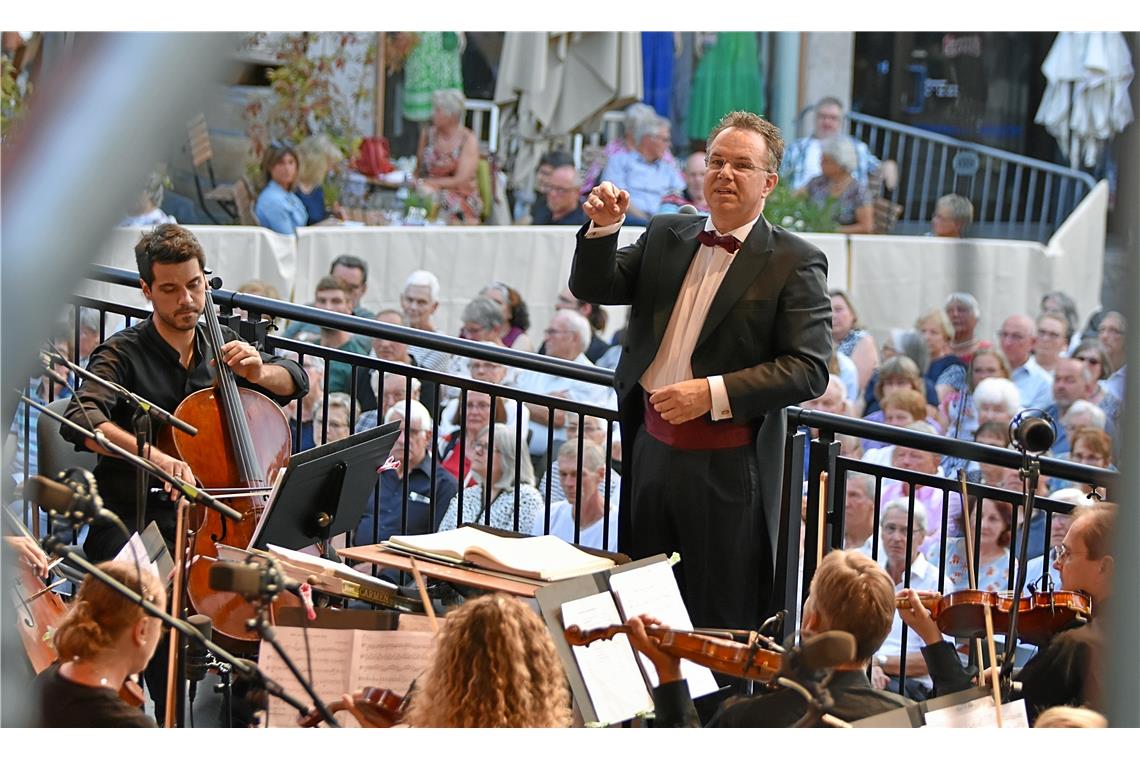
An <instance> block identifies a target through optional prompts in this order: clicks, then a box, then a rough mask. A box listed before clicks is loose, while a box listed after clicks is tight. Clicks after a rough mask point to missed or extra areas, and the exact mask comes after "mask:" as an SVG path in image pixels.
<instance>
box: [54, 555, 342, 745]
mask: <svg viewBox="0 0 1140 760" xmlns="http://www.w3.org/2000/svg"><path fill="white" fill-rule="evenodd" d="M43 547H44V551H46V552H47V553H49V554H53V555H55V556H57V557H63V558H64V559H65V560H66V561H68V562H70V563H73V564H74V565H75V566H77V567H79V568H81V569H83V570H84V571H86V572H87V573H89V574H90V575H92V576H94V577H95V578H97V579H98V580H99V581H101V582H102V583H105V584H107V586H108V587H110V588H111V589H113V590H114V591H115V592H117V593H118V594H120V595H121V596H123V597H124V598H126V599H129V600H130V601H131V602H132V603H133V604H137V605H138V606H140V607H142V608H143V609H144V610H145V611H146V613H147V614H148V615H150V616H151V617H156V618H158V619H159V620H161V621H162V622H164V623H165V624H166V625H167V627H169V628H171V629H172V630H175V631H178V632H179V633H180V634H182V635H183V636H187V637H189V638H191V639H194V640H195V641H197V642H198V643H200V644H201V645H202V646H203V647H205V648H206V649H207V650H209V651H210V652H211V653H213V655H214V656H215V657H216V658H217V659H219V660H221V661H222V662H225V663H227V664H228V665H229V666H230V669H231V670H232V671H234V672H236V673H238V674H239V675H242V676H245V677H247V678H251V679H253V681H254V682H255V683H257V685H258V686H260V687H262V688H264V689H265V691H266V692H268V693H269V694H271V695H272V696H274V697H277V698H278V699H280V700H282V701H283V702H285V703H287V704H288V705H290V706H291V707H294V708H296V710H297V712H298V713H299V714H301V715H306V714H307V710H306V705H303V704H302V703H301V702H300V701H298V700H296V699H294V698H293V697H291V696H289V695H288V694H287V693H285V690H284V689H282V688H281V685H280V684H278V683H277V682H276V681H274V680H273V679H271V678H268V677H267V676H266V675H265V674H264V673H263V672H261V669H260V668H258V667H257V666H256V665H254V664H253V663H252V662H250V661H249V660H241V659H238V658H237V657H234V656H233V655H232V654H230V653H229V652H227V651H226V650H225V649H222V648H221V647H220V646H218V645H217V644H215V643H214V642H213V641H210V640H209V639H207V638H205V637H204V636H202V633H201V632H200V631H199V630H198V629H197V628H195V627H194V626H192V625H190V624H189V623H187V622H186V621H184V620H181V619H179V618H176V617H173V616H171V615H170V614H168V613H167V612H166V611H165V610H163V609H161V608H159V607H157V606H155V604H154V603H153V602H150V601H148V600H147V599H145V598H144V597H143V596H142V595H141V594H139V593H138V592H136V591H135V590H134V589H131V588H129V587H127V586H124V585H123V584H122V583H120V582H119V581H117V580H115V579H114V578H112V577H111V576H109V575H107V574H106V573H105V572H103V571H102V570H100V569H99V568H98V567H96V566H95V565H94V564H92V563H91V562H90V561H89V560H88V559H87V558H86V557H84V556H83V555H82V554H79V553H78V552H76V551H74V550H73V549H71V548H70V547H68V546H67V543H66V542H65V541H63V540H62V539H60V538H59V537H58V536H56V535H55V534H50V535H48V537H47V538H45V539H44V541H43ZM298 680H299V681H300V682H301V684H302V685H305V686H306V687H308V686H307V684H305V681H304V680H303V679H300V678H298ZM316 704H317V708H318V709H320V708H321V706H322V704H321V702H320V701H319V700H318V701H317V702H316ZM325 712H327V708H325ZM326 719H327V720H328V721H329V725H330V726H338V724H337V722H336V721H335V720H332V718H331V715H330V716H329V717H328V718H326Z"/></svg>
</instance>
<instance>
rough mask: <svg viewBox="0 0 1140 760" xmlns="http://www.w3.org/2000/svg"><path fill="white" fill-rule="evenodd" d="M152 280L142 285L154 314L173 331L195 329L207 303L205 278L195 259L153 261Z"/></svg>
mask: <svg viewBox="0 0 1140 760" xmlns="http://www.w3.org/2000/svg"><path fill="white" fill-rule="evenodd" d="M151 271H152V272H153V273H154V282H152V283H151V284H150V286H147V284H146V283H145V282H144V283H143V285H142V290H143V295H145V296H146V297H147V300H149V301H150V302H151V304H152V305H153V306H154V316H155V318H156V319H158V320H160V321H161V322H162V323H163V324H164V325H166V326H167V327H169V328H170V329H172V330H178V331H189V330H193V329H194V325H195V324H197V322H198V317H200V316H201V315H202V309H203V308H205V304H206V277H205V274H204V273H203V272H202V266H201V265H200V264H199V263H198V260H197V259H188V260H187V261H183V262H181V263H178V264H159V263H155V264H153V265H152V267H151Z"/></svg>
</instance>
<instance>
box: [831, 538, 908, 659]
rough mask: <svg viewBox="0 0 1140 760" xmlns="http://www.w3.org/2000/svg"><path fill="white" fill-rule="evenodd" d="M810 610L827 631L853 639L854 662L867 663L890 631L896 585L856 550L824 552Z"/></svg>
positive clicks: (876, 563) (875, 564)
mask: <svg viewBox="0 0 1140 760" xmlns="http://www.w3.org/2000/svg"><path fill="white" fill-rule="evenodd" d="M811 609H812V611H813V612H815V614H816V615H818V616H819V617H820V619H821V622H822V623H823V624H824V626H826V628H827V629H828V630H832V631H846V632H847V633H850V634H851V635H852V636H854V637H855V659H856V660H859V661H863V660H867V659H869V658H870V657H871V655H873V654H874V653H875V652H876V651H878V649H879V647H880V646H882V644H883V642H884V641H885V640H886V638H887V635H888V634H889V633H890V632H891V624H892V623H893V622H894V618H895V584H894V581H892V580H891V578H890V576H889V575H887V572H886V571H885V570H884V569H883V568H882V567H880V566H879V563H878V562H875V560H873V559H871V558H870V557H868V556H866V555H865V554H863V553H861V552H858V551H844V550H842V549H834V550H832V551H830V552H828V553H827V556H825V557H824V558H823V561H822V562H820V563H819V567H817V568H816V570H815V575H814V576H813V577H812V580H811Z"/></svg>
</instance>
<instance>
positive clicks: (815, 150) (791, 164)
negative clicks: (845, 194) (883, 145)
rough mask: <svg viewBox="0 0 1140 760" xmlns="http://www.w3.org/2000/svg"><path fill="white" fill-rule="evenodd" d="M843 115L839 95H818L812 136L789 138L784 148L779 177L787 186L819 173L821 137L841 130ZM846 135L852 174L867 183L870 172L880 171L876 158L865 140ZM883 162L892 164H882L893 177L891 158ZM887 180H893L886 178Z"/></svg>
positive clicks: (801, 183) (803, 183) (800, 184)
mask: <svg viewBox="0 0 1140 760" xmlns="http://www.w3.org/2000/svg"><path fill="white" fill-rule="evenodd" d="M844 119H845V114H844V109H843V103H842V102H840V100H839V99H838V98H834V97H831V96H827V97H824V98H820V100H819V102H818V103H816V105H815V127H814V129H813V131H812V134H811V136H810V137H801V138H800V139H798V140H793V141H791V142H789V143H788V146H787V149H786V150H785V151H784V160H783V162H782V163H781V164H780V177H781V179H782V181H784V182H787V183H788V187H790V188H792V189H793V190H799V189H800V188H802V187H805V186H806V185H807V184H808V182H810V181H811V180H812V179H814V178H815V177H818V176H819V175H820V174H821V173H822V171H823V168H822V165H821V164H822V162H823V148H822V144H823V141H824V140H826V139H828V138H829V137H834V136H836V135H842V134H843V122H844ZM848 139H850V140H851V142H852V144H853V146H854V148H855V166H854V168H853V169H852V171H851V174H852V176H854V177H855V179H857V180H858V181H859V182H862V183H864V184H866V183H868V182H869V181H870V179H871V175H872V174H873V173H875V172H877V171H880V164H879V159H877V158H875V157H874V156H873V155H871V149H870V148H868V147H867V144H866V143H864V142H862V141H861V140H856V139H854V138H848ZM884 164H886V165H891V167H892V168H888V166H886V165H884V166H883V167H882V170H883V171H882V174H883V175H884V179H886V178H887V175H891V177H890V179H892V180H893V175H894V174H895V173H896V171H895V170H894V169H893V164H894V162H893V161H887V162H884ZM887 184H888V185H893V184H894V183H893V181H889V182H887Z"/></svg>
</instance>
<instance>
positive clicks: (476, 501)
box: [439, 425, 545, 533]
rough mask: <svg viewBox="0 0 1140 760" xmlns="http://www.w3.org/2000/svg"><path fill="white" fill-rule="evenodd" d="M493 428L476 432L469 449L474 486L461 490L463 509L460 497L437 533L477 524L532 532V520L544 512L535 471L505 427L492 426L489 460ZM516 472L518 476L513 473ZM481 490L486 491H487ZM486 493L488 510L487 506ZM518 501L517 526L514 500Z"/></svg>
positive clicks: (449, 508)
mask: <svg viewBox="0 0 1140 760" xmlns="http://www.w3.org/2000/svg"><path fill="white" fill-rule="evenodd" d="M491 430H492V428H489V427H488V428H483V429H482V430H480V431H479V433H478V437H477V442H476V443H475V445H474V446H472V447H471V473H472V476H473V478H474V485H471V486H466V487H465V488H464V489H463V491H462V496H463V507H462V509H460V507H459V495H456V496H454V497H452V499H451V504H450V505H449V506H448V507H447V512H446V513H445V514H444V516H443V520H442V521H441V522H440V525H439V529H440V530H449V529H451V528H457V527H459V526H460V525H462V524H464V523H469V522H477V523H482V524H486V525H490V526H491V527H493V528H501V529H503V530H513V531H518V532H519V533H532V532H533V531H534V523H535V519H536V518H538V517H540V516H541V515H542V513H543V512H544V511H545V510H544V507H543V503H542V497H541V496H539V493H538V490H537V489H535V487H534V468H533V467H531V465H530V458H529V457H527V456H526V451H525V450H522V449H519V448H516V446H515V431H514V429H513V428H511V427H508V426H507V425H494V439H493V444H494V449H495V451H494V454H493V455H492V456H490V457H488V454H489V452H488V446H487V441H488V438H489V436H490V434H491ZM516 469H517V470H518V477H517V479H516V477H515V471H516ZM484 489H487V490H486V492H485V491H484ZM487 492H489V494H490V497H489V501H490V507H489V508H488V507H486V502H487V500H488V496H487V495H485V493H487ZM516 496H517V498H518V515H517V518H518V523H517V524H516V522H515V519H516V514H515V498H516Z"/></svg>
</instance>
